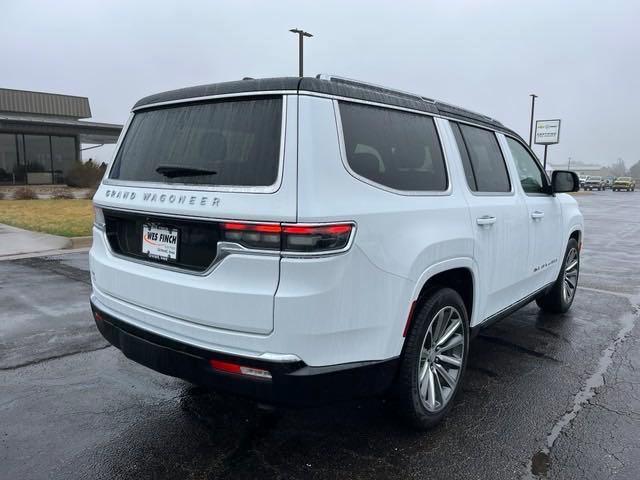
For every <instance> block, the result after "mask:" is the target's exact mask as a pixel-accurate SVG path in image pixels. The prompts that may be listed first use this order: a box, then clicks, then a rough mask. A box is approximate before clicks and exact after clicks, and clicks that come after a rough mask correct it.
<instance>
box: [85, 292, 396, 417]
mask: <svg viewBox="0 0 640 480" xmlns="http://www.w3.org/2000/svg"><path fill="white" fill-rule="evenodd" d="M91 308H92V310H93V313H94V319H95V322H96V325H97V327H98V330H100V333H101V334H102V335H103V336H104V338H105V339H106V340H107V341H108V342H109V343H111V344H112V345H113V346H115V347H117V348H118V349H120V350H121V351H122V353H124V355H125V356H126V357H128V358H129V359H131V360H133V361H135V362H137V363H140V364H141V365H144V366H146V367H148V368H151V369H153V370H155V371H157V372H160V373H163V374H165V375H170V376H173V377H179V378H183V379H185V380H188V381H190V382H193V383H196V384H198V385H202V386H204V387H207V388H211V389H213V390H216V391H221V392H227V393H231V394H236V395H240V396H243V397H247V398H251V399H254V400H257V401H261V402H265V403H270V404H274V405H286V406H314V405H322V404H326V403H331V402H334V401H340V400H347V399H351V398H359V397H369V396H376V395H381V394H383V393H384V392H385V391H386V390H388V388H389V387H390V386H391V384H392V382H393V380H394V377H395V374H396V370H397V366H398V362H399V359H397V358H394V359H390V360H382V361H371V362H357V363H349V364H342V365H331V366H327V367H310V366H308V365H306V364H305V363H304V362H302V361H296V362H270V361H265V360H257V359H248V358H245V357H240V356H235V355H228V354H224V353H220V352H215V351H210V350H205V349H202V348H200V347H195V346H192V345H189V344H186V343H182V342H178V341H175V340H172V339H169V338H166V337H163V336H160V335H157V334H155V333H152V332H149V331H146V330H143V329H141V328H138V327H136V326H133V325H131V324H129V323H126V322H123V321H122V320H119V319H117V318H115V317H114V316H112V315H109V314H107V313H106V312H104V311H102V310H100V309H99V308H97V307H96V305H94V304H93V302H92V304H91ZM210 360H220V361H223V362H230V363H234V364H239V365H243V366H247V367H253V368H258V369H263V370H267V371H269V372H270V373H271V377H272V378H271V379H263V378H257V377H247V376H245V375H240V374H235V373H226V372H220V371H218V370H214V369H213V368H212V367H211V365H210V363H209V362H210Z"/></svg>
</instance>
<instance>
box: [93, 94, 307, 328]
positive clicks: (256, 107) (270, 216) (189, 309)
mask: <svg viewBox="0 0 640 480" xmlns="http://www.w3.org/2000/svg"><path fill="white" fill-rule="evenodd" d="M295 102H296V97H295V96H293V97H287V96H259V97H235V98H232V99H224V100H216V101H209V102H197V103H196V102H191V103H178V104H172V105H163V106H161V107H155V108H154V107H151V108H145V109H143V110H139V111H136V113H135V114H134V116H133V117H132V119H131V121H130V124H129V126H128V128H127V131H126V133H125V136H124V139H123V140H122V143H121V145H120V146H119V148H118V151H117V154H116V156H115V159H114V162H113V167H112V168H111V170H110V171H109V174H108V178H107V179H105V181H103V184H102V185H101V187H100V189H99V191H98V192H97V194H96V196H95V198H94V202H95V204H96V207H98V209H99V210H98V216H97V218H98V217H100V216H102V218H100V219H99V221H100V222H102V223H103V231H102V232H100V235H102V239H103V241H104V243H105V247H106V250H107V251H108V252H109V255H108V256H109V257H110V260H106V259H101V258H100V257H99V256H95V255H94V257H96V258H94V259H93V263H92V271H93V281H94V285H95V287H96V289H97V290H98V291H100V292H102V293H104V294H105V295H108V296H111V297H113V298H114V299H117V300H121V301H125V302H128V303H130V304H133V305H136V306H140V307H144V308H148V309H151V310H153V311H156V312H158V313H161V314H164V315H169V316H172V317H176V318H179V319H182V320H186V321H189V322H194V323H198V324H202V325H206V326H211V327H216V328H224V329H228V330H234V331H241V332H250V333H261V334H266V333H269V332H271V331H272V329H273V301H274V295H275V292H276V288H277V286H278V282H279V275H280V256H279V255H278V253H277V250H278V248H277V247H279V244H278V245H276V246H275V247H274V252H273V253H270V252H269V244H268V243H267V244H266V248H264V250H265V251H263V252H255V251H254V252H252V251H250V250H249V251H246V250H243V249H241V248H240V249H239V248H236V247H234V245H233V243H232V242H230V241H229V239H230V238H232V236H231V235H230V234H229V233H228V230H229V229H230V228H233V227H234V225H236V224H237V222H249V223H250V222H252V221H260V222H273V223H276V224H277V223H280V222H295V220H296V158H295V155H296V154H295V152H296V146H295V138H296V135H295V128H296V124H295V123H296V118H295V112H296V108H295ZM288 112H289V113H288ZM287 131H289V133H290V134H289V135H287ZM285 137H288V138H290V139H293V142H294V143H293V144H292V142H288V143H287V144H285V141H284V139H285ZM285 165H286V168H285ZM265 239H266V240H268V237H264V238H259V239H258V240H260V241H263V240H265ZM225 245H226V246H227V247H228V248H227V249H225V248H224V247H225ZM264 245H265V244H262V243H260V242H258V243H257V244H256V246H257V247H263V246H264ZM261 249H262V248H257V249H256V250H261Z"/></svg>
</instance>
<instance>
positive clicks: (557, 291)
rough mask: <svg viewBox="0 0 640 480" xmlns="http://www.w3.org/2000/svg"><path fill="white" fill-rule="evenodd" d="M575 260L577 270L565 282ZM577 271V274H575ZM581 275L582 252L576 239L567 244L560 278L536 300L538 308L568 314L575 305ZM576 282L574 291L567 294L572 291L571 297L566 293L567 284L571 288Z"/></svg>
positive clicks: (572, 270)
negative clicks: (569, 267) (569, 268)
mask: <svg viewBox="0 0 640 480" xmlns="http://www.w3.org/2000/svg"><path fill="white" fill-rule="evenodd" d="M574 260H575V262H576V264H575V270H574V269H571V275H570V279H567V280H565V276H566V275H567V274H568V273H567V267H568V264H569V262H571V263H573V261H574ZM574 271H575V273H573V272H574ZM579 275H580V251H579V249H578V242H577V241H576V239H575V238H571V239H570V240H569V243H568V244H567V249H566V250H565V253H564V258H563V260H562V266H561V268H560V273H559V274H558V278H557V279H556V281H555V282H554V283H553V285H552V286H551V287H549V289H548V290H547V291H546V292H545V293H544V294H543V295H541V296H539V297H538V298H536V303H537V304H538V306H539V307H540V308H541V309H542V310H544V311H545V312H549V313H566V312H567V311H568V310H569V309H570V308H571V304H573V299H574V298H575V296H576V295H575V293H576V289H577V287H578V277H579ZM571 281H572V282H574V284H573V290H572V291H571V290H570V288H569V289H568V290H567V292H569V291H570V295H569V294H568V293H567V292H565V282H567V283H568V284H569V285H568V286H570V285H571V283H570V282H571ZM568 286H567V288H568Z"/></svg>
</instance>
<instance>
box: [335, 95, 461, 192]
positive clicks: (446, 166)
mask: <svg viewBox="0 0 640 480" xmlns="http://www.w3.org/2000/svg"><path fill="white" fill-rule="evenodd" d="M340 101H345V102H351V100H350V99H348V98H345V99H344V100H340V99H339V98H333V100H332V104H333V115H334V118H335V121H336V130H337V133H338V145H339V150H340V160H341V162H342V166H343V167H344V168H345V170H347V172H348V173H349V175H351V176H352V177H353V178H355V179H356V180H358V181H360V182H363V183H366V184H368V185H370V186H372V187H374V188H377V189H379V190H384V191H386V192H389V193H393V194H396V195H402V196H405V197H442V196H449V195H451V194H452V192H453V182H452V180H451V175H450V171H451V170H450V168H449V162H448V158H447V153H446V151H445V149H444V147H443V145H442V140H441V138H442V132H440V130H439V128H438V125H437V123H438V122H436V121H435V118H438V117H437V116H436V115H428V114H425V112H422V114H425V115H426V116H428V117H431V118H432V119H433V120H434V121H433V124H434V127H435V129H436V136H437V137H438V138H437V140H438V144H439V146H440V151H441V152H442V160H443V161H444V169H445V175H446V178H447V189H446V190H398V189H396V188H392V187H389V186H387V185H383V184H381V183H377V182H374V181H373V180H370V179H368V178H367V177H363V176H362V175H360V174H358V173H356V172H355V171H353V169H352V168H351V165H349V161H348V160H347V147H346V144H345V140H344V131H343V128H342V118H341V116H340V108H339V105H338V102H340ZM351 103H362V104H368V105H372V106H377V107H380V108H389V106H388V105H385V104H375V103H373V102H364V101H360V102H351ZM395 110H403V111H406V112H409V113H414V112H415V110H409V109H401V108H397V109H395Z"/></svg>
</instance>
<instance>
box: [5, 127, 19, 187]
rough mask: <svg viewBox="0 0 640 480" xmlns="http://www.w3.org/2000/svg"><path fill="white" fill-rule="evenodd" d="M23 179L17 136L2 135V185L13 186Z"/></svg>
mask: <svg viewBox="0 0 640 480" xmlns="http://www.w3.org/2000/svg"><path fill="white" fill-rule="evenodd" d="M17 177H18V178H17ZM22 178H23V176H22V175H21V172H20V171H19V166H18V144H17V142H16V136H15V135H14V134H12V133H0V185H12V184H15V183H18V182H17V180H19V179H22Z"/></svg>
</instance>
